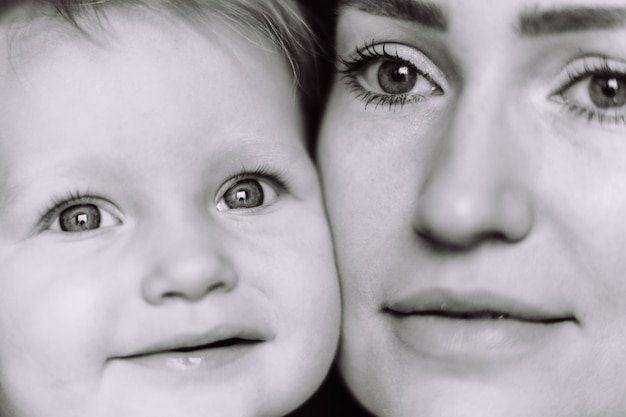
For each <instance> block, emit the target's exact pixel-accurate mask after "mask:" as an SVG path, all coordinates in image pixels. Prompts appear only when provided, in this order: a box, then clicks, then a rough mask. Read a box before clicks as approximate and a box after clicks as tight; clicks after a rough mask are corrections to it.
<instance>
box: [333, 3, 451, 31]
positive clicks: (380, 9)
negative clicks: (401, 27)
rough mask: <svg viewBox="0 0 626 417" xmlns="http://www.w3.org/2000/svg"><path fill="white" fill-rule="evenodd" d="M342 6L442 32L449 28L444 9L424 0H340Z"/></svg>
mask: <svg viewBox="0 0 626 417" xmlns="http://www.w3.org/2000/svg"><path fill="white" fill-rule="evenodd" d="M340 7H341V8H345V7H353V8H355V9H357V10H361V11H363V12H366V13H370V14H374V15H377V16H384V17H391V18H394V19H401V20H407V21H411V22H413V23H418V24H421V25H422V26H425V27H428V28H431V29H436V30H438V31H441V32H445V31H446V30H447V29H448V22H447V21H446V17H445V14H444V13H443V10H442V9H441V8H440V7H439V6H437V5H435V4H432V3H429V2H426V1H422V0H385V1H380V0H340Z"/></svg>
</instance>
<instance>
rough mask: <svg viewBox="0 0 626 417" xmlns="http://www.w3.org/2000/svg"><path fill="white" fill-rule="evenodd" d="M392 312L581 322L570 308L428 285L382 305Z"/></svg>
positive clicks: (485, 292)
mask: <svg viewBox="0 0 626 417" xmlns="http://www.w3.org/2000/svg"><path fill="white" fill-rule="evenodd" d="M383 310H384V311H386V312H389V313H392V314H396V315H401V316H409V315H422V316H425V315H430V316H442V317H449V318H457V319H478V318H480V319H513V320H518V321H525V322H536V323H558V322H564V321H572V322H576V323H577V322H578V320H577V319H576V316H575V315H574V314H573V313H572V312H571V311H568V310H567V309H564V308H560V307H554V306H548V305H543V303H542V304H532V303H528V302H525V301H521V300H519V299H516V298H513V297H511V296H508V295H504V294H499V293H494V292H490V291H471V292H454V291H448V290H445V289H428V290H423V291H417V292H414V293H409V294H407V295H403V296H400V297H396V298H393V299H392V300H391V301H390V302H389V303H387V304H385V305H384V306H383Z"/></svg>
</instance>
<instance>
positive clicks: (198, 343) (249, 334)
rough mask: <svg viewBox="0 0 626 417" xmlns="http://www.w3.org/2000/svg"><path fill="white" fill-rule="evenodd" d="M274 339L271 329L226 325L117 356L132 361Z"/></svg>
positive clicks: (151, 344) (174, 336)
mask: <svg viewBox="0 0 626 417" xmlns="http://www.w3.org/2000/svg"><path fill="white" fill-rule="evenodd" d="M274 337H275V334H274V332H273V331H272V330H271V329H269V328H264V327H259V326H251V325H246V324H239V325H234V324H225V325H221V326H217V327H214V328H212V329H209V330H207V331H205V332H199V333H179V334H174V335H171V336H168V337H167V338H164V339H161V340H157V341H156V342H153V343H149V344H147V345H144V346H142V347H140V348H138V349H134V350H133V351H132V352H130V353H128V354H124V355H120V356H117V358H118V359H132V358H137V357H142V356H149V355H155V354H159V353H167V352H190V351H194V350H198V349H207V348H211V347H219V346H226V345H230V344H231V343H237V342H245V343H258V342H266V341H270V340H272V339H274Z"/></svg>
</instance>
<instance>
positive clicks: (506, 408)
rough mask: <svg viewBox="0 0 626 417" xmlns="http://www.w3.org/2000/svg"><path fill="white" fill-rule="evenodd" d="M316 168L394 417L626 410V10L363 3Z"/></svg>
mask: <svg viewBox="0 0 626 417" xmlns="http://www.w3.org/2000/svg"><path fill="white" fill-rule="evenodd" d="M336 48H337V55H338V59H337V66H338V72H337V75H336V77H335V80H334V85H333V90H332V93H331V96H330V99H329V102H328V107H327V111H326V114H325V118H324V121H323V125H322V129H321V137H320V141H319V146H318V151H319V161H320V166H321V171H322V176H323V183H324V188H325V194H326V201H327V205H328V211H329V215H330V220H331V226H332V228H333V231H334V238H335V243H336V253H337V256H338V266H339V272H340V276H341V280H342V285H343V293H344V306H345V318H344V323H343V325H344V335H343V340H342V344H341V352H340V363H341V369H342V372H343V374H344V377H345V378H346V380H347V382H348V385H349V386H350V388H351V389H352V390H353V392H354V393H355V395H356V396H357V397H358V399H359V400H360V401H361V402H362V403H363V404H364V405H365V406H366V407H367V408H368V409H370V410H371V411H372V412H373V413H374V414H376V415H377V416H393V417H404V416H413V415H415V414H416V413H419V415H420V416H460V415H463V416H465V415H468V416H476V415H480V416H483V417H488V416H502V415H507V416H529V415H532V416H590V415H601V416H619V415H624V414H625V413H626V397H624V395H623V392H624V389H625V388H626V387H625V385H626V383H624V382H623V380H624V379H623V375H625V374H626V332H624V329H625V328H626V302H625V301H624V300H625V299H626V277H625V272H624V271H626V256H624V253H626V223H625V222H624V213H625V212H626V2H624V1H623V0H621V1H613V0H601V1H594V0H588V1H585V0H576V1H574V0H550V1H548V0H511V1H506V2H503V1H495V0H475V1H471V2H467V1H455V0H434V1H432V2H430V3H423V2H418V1H416V0H388V1H385V2H380V1H373V0H347V1H344V2H343V3H342V6H341V8H340V13H339V21H338V32H337V43H336Z"/></svg>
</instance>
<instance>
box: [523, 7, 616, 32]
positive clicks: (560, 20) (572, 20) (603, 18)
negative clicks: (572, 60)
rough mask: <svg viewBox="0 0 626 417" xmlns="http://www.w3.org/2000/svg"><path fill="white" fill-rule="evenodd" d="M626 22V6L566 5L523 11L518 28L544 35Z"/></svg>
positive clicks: (603, 27) (596, 28)
mask: <svg viewBox="0 0 626 417" xmlns="http://www.w3.org/2000/svg"><path fill="white" fill-rule="evenodd" d="M624 26H626V7H564V8H558V9H557V8H555V9H548V10H538V9H535V10H530V11H527V12H523V13H522V14H521V15H520V17H519V29H518V32H519V33H520V34H521V35H522V36H542V35H556V34H561V33H565V32H579V31H588V30H603V29H615V28H621V27H624Z"/></svg>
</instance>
